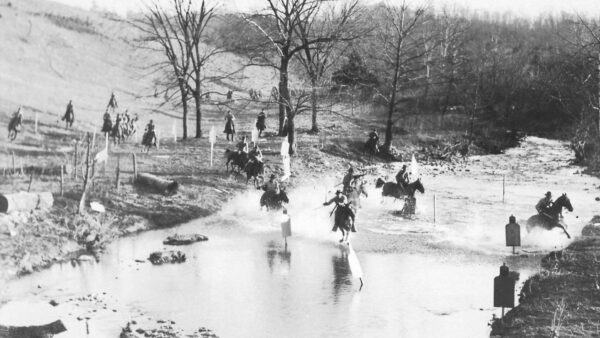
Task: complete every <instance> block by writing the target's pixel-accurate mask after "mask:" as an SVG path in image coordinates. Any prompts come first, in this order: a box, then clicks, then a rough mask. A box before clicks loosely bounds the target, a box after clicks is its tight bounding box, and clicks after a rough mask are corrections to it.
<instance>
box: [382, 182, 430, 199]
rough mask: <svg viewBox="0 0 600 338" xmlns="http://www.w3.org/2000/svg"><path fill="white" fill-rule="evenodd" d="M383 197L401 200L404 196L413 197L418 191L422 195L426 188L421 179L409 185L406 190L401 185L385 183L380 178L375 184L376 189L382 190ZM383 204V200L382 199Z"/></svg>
mask: <svg viewBox="0 0 600 338" xmlns="http://www.w3.org/2000/svg"><path fill="white" fill-rule="evenodd" d="M381 187H383V189H382V191H381V197H382V198H383V197H394V198H395V199H400V198H402V197H403V196H408V197H413V196H414V195H415V192H416V191H417V190H418V191H420V192H421V194H424V193H425V187H423V184H422V183H421V179H420V178H419V179H418V180H416V181H414V182H412V183H409V184H407V186H406V188H405V187H403V186H401V185H400V184H397V183H394V182H385V181H384V180H383V179H381V178H378V179H377V181H376V182H375V188H381ZM382 202H383V199H382Z"/></svg>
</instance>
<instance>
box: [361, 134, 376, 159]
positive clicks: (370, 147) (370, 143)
mask: <svg viewBox="0 0 600 338" xmlns="http://www.w3.org/2000/svg"><path fill="white" fill-rule="evenodd" d="M377 143H378V142H377V140H375V139H374V138H369V139H368V140H367V142H365V146H364V148H363V154H364V153H369V163H371V162H372V161H373V156H375V155H377V153H379V145H378V144H377Z"/></svg>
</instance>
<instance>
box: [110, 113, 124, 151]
mask: <svg viewBox="0 0 600 338" xmlns="http://www.w3.org/2000/svg"><path fill="white" fill-rule="evenodd" d="M121 123H122V120H121V118H120V117H119V114H117V119H116V120H115V124H114V125H113V127H112V130H111V131H110V137H112V138H113V140H114V142H115V144H118V143H121V142H122V141H123V129H122V124H121Z"/></svg>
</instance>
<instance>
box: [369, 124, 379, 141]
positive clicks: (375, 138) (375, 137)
mask: <svg viewBox="0 0 600 338" xmlns="http://www.w3.org/2000/svg"><path fill="white" fill-rule="evenodd" d="M369 141H371V142H374V143H375V145H378V144H379V134H377V129H376V128H373V130H372V131H371V132H370V133H369Z"/></svg>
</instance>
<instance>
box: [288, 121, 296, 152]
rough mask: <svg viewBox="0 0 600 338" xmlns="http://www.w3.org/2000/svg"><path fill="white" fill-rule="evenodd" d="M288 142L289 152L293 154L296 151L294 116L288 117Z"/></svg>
mask: <svg viewBox="0 0 600 338" xmlns="http://www.w3.org/2000/svg"><path fill="white" fill-rule="evenodd" d="M288 143H289V144H290V149H289V151H288V152H289V154H290V155H294V154H295V153H296V126H295V123H294V116H290V117H288Z"/></svg>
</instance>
